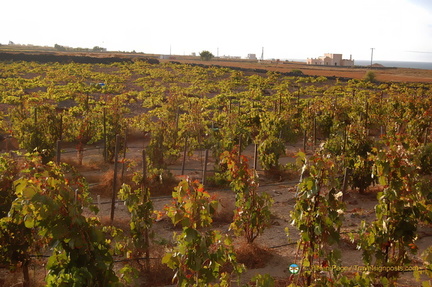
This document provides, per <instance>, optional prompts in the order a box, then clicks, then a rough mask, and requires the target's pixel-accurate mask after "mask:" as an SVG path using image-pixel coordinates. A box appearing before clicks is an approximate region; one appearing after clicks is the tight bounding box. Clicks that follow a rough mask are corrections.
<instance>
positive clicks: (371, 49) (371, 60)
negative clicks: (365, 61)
mask: <svg viewBox="0 0 432 287" xmlns="http://www.w3.org/2000/svg"><path fill="white" fill-rule="evenodd" d="M374 49H375V48H371V67H372V62H373V50H374Z"/></svg>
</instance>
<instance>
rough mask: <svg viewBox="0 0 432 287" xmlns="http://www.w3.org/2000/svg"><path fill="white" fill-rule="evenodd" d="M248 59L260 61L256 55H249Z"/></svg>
mask: <svg viewBox="0 0 432 287" xmlns="http://www.w3.org/2000/svg"><path fill="white" fill-rule="evenodd" d="M246 59H248V60H258V59H257V57H256V54H248V55H247V57H246Z"/></svg>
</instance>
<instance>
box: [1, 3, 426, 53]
mask: <svg viewBox="0 0 432 287" xmlns="http://www.w3.org/2000/svg"><path fill="white" fill-rule="evenodd" d="M2 2H3V3H2V4H0V7H1V10H0V11H1V12H0V27H1V28H0V29H1V30H0V43H1V44H7V43H8V42H9V41H13V42H14V43H19V44H36V45H47V46H53V45H54V44H60V45H65V46H72V47H88V48H92V47H93V46H102V47H106V48H108V49H109V50H120V51H132V50H136V51H137V52H145V53H158V54H169V52H170V47H171V52H172V54H180V55H189V54H191V53H192V52H196V53H199V52H200V51H202V50H209V51H211V52H212V53H213V54H215V55H216V54H217V53H218V51H219V55H220V56H222V55H231V56H241V57H246V55H247V54H249V53H255V54H257V56H258V57H259V56H260V55H261V49H262V47H264V56H265V58H279V59H306V58H308V57H318V56H321V55H322V54H324V53H343V54H344V57H345V58H348V57H349V55H350V54H352V56H353V58H354V59H359V60H360V59H364V60H367V59H370V51H371V50H370V48H375V50H374V62H378V61H379V60H395V61H426V62H432V0H295V1H293V0H284V1H282V0H266V1H251V0H249V1H243V0H230V1H228V0H220V1H205V0H184V1H178V0H159V1H155V0H151V1H150V0H141V1H135V0H123V1H118V0H115V1H114V0H104V1H101V0H75V1H62V0H39V1H35V0H13V1H12V0H8V1H2Z"/></svg>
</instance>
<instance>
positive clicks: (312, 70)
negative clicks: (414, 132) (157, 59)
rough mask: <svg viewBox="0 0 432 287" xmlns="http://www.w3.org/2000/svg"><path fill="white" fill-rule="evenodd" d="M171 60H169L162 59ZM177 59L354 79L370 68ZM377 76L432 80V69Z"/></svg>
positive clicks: (392, 70) (391, 71)
mask: <svg viewBox="0 0 432 287" xmlns="http://www.w3.org/2000/svg"><path fill="white" fill-rule="evenodd" d="M161 61H162V62H163V61H169V60H161ZM175 61H177V62H180V63H195V64H205V65H220V66H228V67H240V68H246V69H265V70H268V71H276V72H281V73H287V72H291V71H292V70H295V69H298V70H301V71H302V72H303V73H304V74H305V75H309V76H324V77H332V76H335V77H346V78H353V79H363V78H364V76H365V74H366V72H367V71H369V70H371V69H370V68H351V67H329V66H315V65H306V63H301V62H281V61H273V62H272V61H262V62H256V61H245V60H242V61H224V60H223V59H217V60H213V61H200V60H192V59H184V58H182V57H177V58H176V59H175ZM372 70H373V72H374V73H375V74H376V76H377V80H378V81H382V82H425V83H430V82H432V70H423V69H409V68H378V67H375V68H373V69H372Z"/></svg>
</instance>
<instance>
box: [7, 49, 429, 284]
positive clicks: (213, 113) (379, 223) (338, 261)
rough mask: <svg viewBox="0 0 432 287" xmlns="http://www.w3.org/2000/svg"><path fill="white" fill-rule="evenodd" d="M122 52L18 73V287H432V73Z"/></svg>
mask: <svg viewBox="0 0 432 287" xmlns="http://www.w3.org/2000/svg"><path fill="white" fill-rule="evenodd" d="M121 57H122V58H123V59H126V60H125V61H123V60H122V61H119V62H113V63H91V64H85V63H52V62H47V63H37V62H20V61H14V62H11V61H4V62H0V82H1V84H0V101H1V102H0V112H1V114H0V120H1V135H2V138H1V139H2V142H1V148H2V149H3V150H4V152H5V153H3V154H1V155H0V175H1V177H0V203H1V206H0V207H1V209H0V215H1V217H2V218H1V221H0V267H2V268H1V269H0V286H13V285H16V286H21V285H23V286H44V285H45V284H51V285H53V286H58V285H60V284H61V283H63V284H70V285H71V284H78V285H77V286H92V285H93V286H110V285H113V286H114V285H115V284H117V283H115V282H117V281H118V282H120V283H118V284H123V285H125V286H166V285H176V284H178V285H182V284H183V286H193V285H194V284H196V286H204V285H206V286H207V285H210V284H214V286H244V285H246V284H248V285H247V286H288V285H290V284H291V286H310V285H313V284H315V285H316V286H357V285H358V284H360V285H361V286H367V285H370V286H371V285H374V286H390V285H393V286H429V285H427V284H432V281H431V280H432V271H431V266H432V265H431V264H432V262H431V258H432V249H431V242H432V193H431V190H430V181H431V178H432V169H431V166H432V144H431V139H432V136H431V122H432V105H431V104H432V89H431V88H432V84H431V83H432V71H428V70H416V69H373V70H372V71H373V73H374V74H375V76H376V77H375V78H376V79H375V80H374V79H370V80H369V81H368V80H364V78H365V74H366V73H367V72H368V70H367V69H364V68H355V69H354V68H353V69H348V68H324V67H315V66H306V65H303V64H301V63H292V62H283V63H282V62H273V63H272V62H261V63H252V62H247V61H240V62H238V61H237V62H236V61H229V62H224V61H221V60H217V61H211V62H203V61H198V60H196V59H190V58H189V59H186V58H182V57H177V58H176V59H171V60H161V61H160V63H156V62H155V61H148V59H144V58H141V57H139V56H136V55H133V58H132V60H131V61H129V60H127V59H128V58H127V57H126V56H125V55H121ZM131 57H132V56H131ZM298 70H300V71H301V72H302V73H299V71H298ZM143 150H144V152H145V153H144V156H143ZM26 152H29V153H28V154H26ZM58 156H60V157H58ZM52 161H54V162H56V161H58V163H53V162H52ZM59 163H63V164H66V165H63V164H59ZM203 182H204V184H202V183H203ZM122 184H124V185H122ZM113 190H114V193H113ZM113 195H114V197H113ZM113 200H114V201H115V202H114V203H113ZM113 206H114V207H115V209H113ZM96 209H98V212H97V210H96ZM113 212H114V213H113ZM152 234H153V236H152ZM18 239H19V240H18ZM291 264H297V265H298V266H299V268H300V272H299V273H298V274H297V273H295V272H294V271H295V270H294V269H291V271H290V269H289V267H290V265H291ZM238 273H241V274H240V275H238ZM174 274H176V278H175V279H174V281H172V278H173V276H174ZM80 284H81V285H80ZM216 284H221V285H216ZM223 284H227V285H223ZM422 284H423V285H422Z"/></svg>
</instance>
